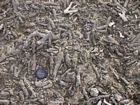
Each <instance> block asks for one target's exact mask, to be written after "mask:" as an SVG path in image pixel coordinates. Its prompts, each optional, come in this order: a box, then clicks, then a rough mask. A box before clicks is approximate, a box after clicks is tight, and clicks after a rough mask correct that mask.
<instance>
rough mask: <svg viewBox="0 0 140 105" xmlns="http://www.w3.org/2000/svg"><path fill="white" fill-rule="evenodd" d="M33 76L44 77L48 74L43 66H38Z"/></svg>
mask: <svg viewBox="0 0 140 105" xmlns="http://www.w3.org/2000/svg"><path fill="white" fill-rule="evenodd" d="M35 76H36V78H37V79H44V78H46V77H47V76H48V71H47V70H46V69H44V68H41V67H39V68H38V69H37V70H36V72H35Z"/></svg>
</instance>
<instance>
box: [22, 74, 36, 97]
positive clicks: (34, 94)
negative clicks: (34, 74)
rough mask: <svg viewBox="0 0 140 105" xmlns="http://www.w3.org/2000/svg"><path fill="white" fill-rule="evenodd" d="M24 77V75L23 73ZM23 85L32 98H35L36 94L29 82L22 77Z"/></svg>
mask: <svg viewBox="0 0 140 105" xmlns="http://www.w3.org/2000/svg"><path fill="white" fill-rule="evenodd" d="M25 75H26V73H25ZM24 83H25V86H26V87H27V89H29V91H30V92H31V93H32V96H33V97H36V92H35V91H34V89H33V87H32V86H31V84H30V82H29V81H28V80H27V78H26V77H25V76H24Z"/></svg>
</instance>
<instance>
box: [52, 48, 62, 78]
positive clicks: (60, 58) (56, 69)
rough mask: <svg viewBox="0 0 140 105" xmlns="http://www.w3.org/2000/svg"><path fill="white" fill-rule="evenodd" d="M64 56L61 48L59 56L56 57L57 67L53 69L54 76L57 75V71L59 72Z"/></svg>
mask: <svg viewBox="0 0 140 105" xmlns="http://www.w3.org/2000/svg"><path fill="white" fill-rule="evenodd" d="M63 57H64V53H63V52H62V51H61V50H60V51H59V53H58V56H57V58H56V59H55V67H54V71H53V76H54V78H55V77H56V76H57V72H58V69H59V67H60V65H61V62H62V60H63Z"/></svg>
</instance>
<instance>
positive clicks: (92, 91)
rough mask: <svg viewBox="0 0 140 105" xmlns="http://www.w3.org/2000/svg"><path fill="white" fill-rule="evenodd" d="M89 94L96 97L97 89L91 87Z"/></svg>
mask: <svg viewBox="0 0 140 105" xmlns="http://www.w3.org/2000/svg"><path fill="white" fill-rule="evenodd" d="M90 95H91V96H94V97H96V96H98V95H99V91H98V90H97V89H96V88H91V89H90Z"/></svg>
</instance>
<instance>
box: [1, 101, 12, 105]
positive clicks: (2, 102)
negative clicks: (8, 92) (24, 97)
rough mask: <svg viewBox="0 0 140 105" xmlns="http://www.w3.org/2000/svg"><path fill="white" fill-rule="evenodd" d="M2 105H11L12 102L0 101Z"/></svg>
mask: <svg viewBox="0 0 140 105" xmlns="http://www.w3.org/2000/svg"><path fill="white" fill-rule="evenodd" d="M0 104H1V105H9V104H10V101H9V100H0Z"/></svg>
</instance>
